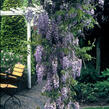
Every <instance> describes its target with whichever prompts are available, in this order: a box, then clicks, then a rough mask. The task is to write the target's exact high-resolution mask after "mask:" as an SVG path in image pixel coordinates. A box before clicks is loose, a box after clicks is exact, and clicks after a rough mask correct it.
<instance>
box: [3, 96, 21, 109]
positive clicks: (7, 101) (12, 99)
mask: <svg viewBox="0 0 109 109" xmlns="http://www.w3.org/2000/svg"><path fill="white" fill-rule="evenodd" d="M11 98H12V100H13V102H14V98H15V99H16V100H17V101H18V104H19V107H20V106H21V102H20V99H19V98H18V97H16V96H14V95H13V96H10V97H9V98H8V99H7V100H6V101H5V103H4V109H6V103H7V102H8V101H9V100H10V99H11Z"/></svg>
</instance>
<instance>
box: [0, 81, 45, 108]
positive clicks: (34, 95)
mask: <svg viewBox="0 0 109 109" xmlns="http://www.w3.org/2000/svg"><path fill="white" fill-rule="evenodd" d="M45 83H46V82H45V81H43V82H42V83H41V85H35V86H34V87H32V88H31V89H26V90H23V91H22V92H20V93H18V94H17V95H16V96H17V97H18V98H19V99H20V101H21V106H20V107H19V105H18V104H17V102H16V103H13V102H12V100H9V101H8V102H7V105H6V109H36V108H37V106H40V109H43V106H44V103H45V102H46V100H47V98H46V97H44V96H42V95H41V89H42V87H43V86H44V85H45ZM7 98H8V96H3V97H2V98H1V100H0V102H1V104H4V102H3V101H5V100H6V99H7ZM0 109H3V108H2V107H0Z"/></svg>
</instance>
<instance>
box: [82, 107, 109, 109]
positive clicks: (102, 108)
mask: <svg viewBox="0 0 109 109" xmlns="http://www.w3.org/2000/svg"><path fill="white" fill-rule="evenodd" d="M84 109H109V107H88V108H84Z"/></svg>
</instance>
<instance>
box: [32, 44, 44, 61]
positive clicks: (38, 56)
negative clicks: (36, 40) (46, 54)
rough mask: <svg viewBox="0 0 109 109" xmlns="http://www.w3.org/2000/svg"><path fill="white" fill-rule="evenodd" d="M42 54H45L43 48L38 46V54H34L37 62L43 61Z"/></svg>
mask: <svg viewBox="0 0 109 109" xmlns="http://www.w3.org/2000/svg"><path fill="white" fill-rule="evenodd" d="M42 52H43V47H42V46H41V45H38V46H37V47H36V52H35V54H34V56H35V59H36V62H41V60H42V54H43V53H42Z"/></svg>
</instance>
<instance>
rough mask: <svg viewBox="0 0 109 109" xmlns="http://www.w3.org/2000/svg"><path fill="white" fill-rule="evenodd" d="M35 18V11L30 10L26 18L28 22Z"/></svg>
mask: <svg viewBox="0 0 109 109" xmlns="http://www.w3.org/2000/svg"><path fill="white" fill-rule="evenodd" d="M33 17H34V14H33V11H32V10H31V9H28V10H27V12H26V13H25V18H26V20H27V22H31V20H32V18H33Z"/></svg>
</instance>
